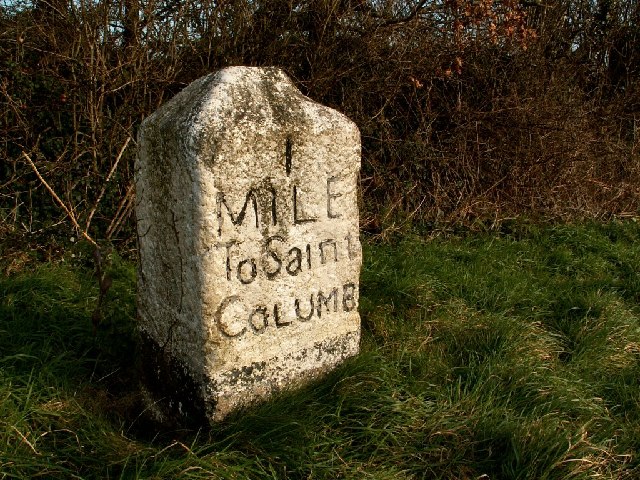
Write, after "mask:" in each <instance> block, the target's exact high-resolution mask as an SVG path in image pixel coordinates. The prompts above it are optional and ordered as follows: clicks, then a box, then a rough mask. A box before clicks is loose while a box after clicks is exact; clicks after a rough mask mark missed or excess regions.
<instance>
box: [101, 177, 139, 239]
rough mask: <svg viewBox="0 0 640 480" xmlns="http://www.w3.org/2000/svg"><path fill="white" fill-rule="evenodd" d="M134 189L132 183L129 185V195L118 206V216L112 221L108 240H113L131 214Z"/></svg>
mask: <svg viewBox="0 0 640 480" xmlns="http://www.w3.org/2000/svg"><path fill="white" fill-rule="evenodd" d="M133 188H134V184H133V183H131V185H129V188H127V193H126V194H125V195H124V197H123V198H122V201H121V202H120V205H118V209H117V211H116V214H115V216H114V217H113V219H112V220H111V223H110V224H109V228H107V239H108V240H111V237H112V236H113V235H114V234H115V233H116V232H117V231H118V230H119V228H120V224H121V223H122V221H123V220H124V219H125V218H126V217H127V215H129V213H130V212H131V205H132V203H133Z"/></svg>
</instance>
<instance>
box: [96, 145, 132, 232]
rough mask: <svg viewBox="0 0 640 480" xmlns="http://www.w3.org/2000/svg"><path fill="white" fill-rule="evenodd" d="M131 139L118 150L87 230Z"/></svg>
mask: <svg viewBox="0 0 640 480" xmlns="http://www.w3.org/2000/svg"><path fill="white" fill-rule="evenodd" d="M130 141H131V137H127V139H126V140H125V142H124V145H122V147H121V148H120V152H118V156H117V157H116V161H115V162H114V163H113V166H112V167H111V170H110V171H109V174H108V175H107V178H106V180H105V181H104V185H102V190H100V195H98V198H97V200H96V203H95V204H94V205H93V208H92V209H91V212H89V217H88V218H87V226H86V228H85V230H86V231H89V226H90V225H91V220H92V219H93V215H94V214H95V213H96V210H97V209H98V204H99V203H100V200H102V197H103V196H104V193H105V192H106V191H107V185H108V184H109V180H111V176H112V175H113V174H114V172H115V171H116V168H118V163H119V162H120V159H121V158H122V155H123V154H124V151H125V150H126V149H127V146H128V145H129V142H130Z"/></svg>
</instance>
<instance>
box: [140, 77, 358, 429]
mask: <svg viewBox="0 0 640 480" xmlns="http://www.w3.org/2000/svg"><path fill="white" fill-rule="evenodd" d="M359 168H360V134H359V132H358V129H357V127H356V126H355V124H354V123H353V122H351V121H350V120H349V119H347V118H346V117H345V116H343V115H342V114H340V113H338V112H337V111H335V110H332V109H330V108H327V107H324V106H322V105H319V104H317V103H315V102H313V101H311V100H309V99H308V98H307V97H305V96H304V95H302V94H301V93H300V92H299V91H298V90H297V89H296V88H295V86H294V85H293V83H292V82H291V80H289V78H288V77H287V76H286V75H285V74H284V73H283V72H282V71H280V70H279V69H276V68H255V67H253V68H250V67H231V68H226V69H223V70H220V71H218V72H216V73H213V74H210V75H208V76H205V77H203V78H200V79H199V80H196V81H195V82H193V83H192V84H191V85H189V86H188V87H187V88H185V89H184V90H183V91H182V92H181V93H179V94H178V95H176V96H175V97H174V98H173V99H172V100H171V101H169V102H168V103H167V104H165V105H164V106H162V107H161V108H160V109H158V110H157V111H156V112H155V113H154V114H153V115H151V116H150V117H148V118H147V119H146V120H145V121H144V122H143V124H142V126H141V127H140V132H139V154H138V160H137V164H136V172H135V181H136V192H137V204H136V216H137V225H138V227H137V228H138V235H139V242H140V245H139V246H140V250H139V251H140V266H139V280H138V282H139V284H138V288H139V292H138V297H139V300H138V302H139V305H138V309H139V330H140V336H141V342H140V343H141V352H140V355H139V360H140V369H141V375H142V383H143V391H144V395H145V397H146V400H147V403H148V405H149V407H150V408H151V410H152V411H153V412H154V413H155V415H156V416H157V418H158V419H159V420H160V421H164V422H168V423H194V422H200V421H217V420H220V419H222V418H224V417H225V416H226V415H227V414H228V413H230V412H232V411H233V410H235V409H237V408H239V407H242V406H246V405H248V404H251V403H254V402H255V401H257V400H260V399H263V398H267V397H268V396H269V395H271V394H273V393H275V392H278V391H281V390H283V389H286V388H289V387H293V386H296V385H299V384H301V383H304V382H305V381H308V380H309V379H312V378H316V377H317V376H319V375H321V374H322V373H323V372H326V371H328V370H330V369H332V368H333V367H335V366H336V365H338V364H339V363H340V362H342V361H343V360H344V359H346V358H347V357H350V356H352V355H355V354H356V353H357V352H358V346H359V339H360V316H359V314H358V281H359V274H360V266H361V263H362V252H361V245H360V241H359V230H358V207H357V183H358V172H359Z"/></svg>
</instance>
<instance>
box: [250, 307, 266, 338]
mask: <svg viewBox="0 0 640 480" xmlns="http://www.w3.org/2000/svg"><path fill="white" fill-rule="evenodd" d="M256 317H259V320H258V321H257V323H256V320H255V319H256ZM249 325H251V328H252V329H253V331H254V332H256V333H263V332H264V331H265V330H266V329H267V325H269V314H268V313H267V307H263V306H259V307H256V308H255V309H254V310H253V312H251V315H249Z"/></svg>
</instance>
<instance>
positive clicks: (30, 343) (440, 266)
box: [0, 222, 640, 479]
mask: <svg viewBox="0 0 640 480" xmlns="http://www.w3.org/2000/svg"><path fill="white" fill-rule="evenodd" d="M639 244H640V226H639V225H637V224H636V223H633V222H625V223H616V222H614V223H609V224H604V225H601V224H588V225H579V226H552V227H538V226H530V225H526V224H515V225H513V226H511V227H509V228H506V227H505V229H504V231H503V232H502V233H501V234H498V235H496V234H493V235H485V234H481V235H477V234H474V235H460V236H449V237H446V238H433V239H431V240H425V239H422V238H419V237H417V236H415V237H410V238H405V239H403V240H399V241H397V242H395V243H385V244H375V243H373V242H366V244H365V265H364V270H363V275H362V283H361V289H362V294H361V307H360V310H361V314H362V319H363V340H362V353H361V354H360V355H359V356H358V357H357V358H355V359H352V360H350V361H348V362H347V363H346V364H345V365H343V366H342V367H341V368H339V369H338V370H337V371H335V372H333V373H332V374H330V375H329V376H328V377H326V378H324V379H323V380H321V381H318V382H316V383H314V384H312V385H309V386H307V387H306V388H304V389H302V390H299V391H296V392H292V393H288V394H285V395H282V396H280V397H278V398H276V399H274V400H273V401H271V402H269V403H267V404H264V405H261V406H259V407H257V408H254V409H250V410H247V411H244V412H240V413H238V414H237V415H235V416H234V417H233V418H230V419H229V420H227V421H226V422H224V423H223V424H221V425H218V426H216V427H214V428H212V429H206V428H203V429H201V430H200V431H186V430H185V431H175V430H171V431H169V430H163V429H161V428H159V427H158V426H156V425H152V424H150V423H148V422H147V421H146V420H145V415H144V413H143V411H142V410H143V409H142V407H141V405H140V402H139V401H138V397H137V393H136V388H135V387H136V384H135V378H134V374H133V369H132V364H133V351H134V339H133V324H134V319H135V270H134V267H133V265H131V264H130V263H128V262H125V261H122V260H120V259H119V258H117V257H114V258H113V259H112V266H111V271H110V274H111V276H112V277H113V279H114V281H113V287H112V289H111V290H110V291H109V294H108V298H107V301H106V304H105V309H106V310H105V312H104V313H105V315H104V320H103V322H102V324H101V325H100V326H99V328H98V330H97V332H96V335H95V336H94V335H93V334H92V326H91V320H90V318H91V311H92V310H93V308H94V306H95V302H96V300H97V296H98V291H97V287H95V286H94V285H96V282H95V279H93V278H92V274H91V271H90V270H89V269H88V268H87V267H84V266H82V265H81V264H78V262H77V260H75V259H71V258H70V257H69V258H68V259H67V262H66V263H64V262H63V263H59V264H47V265H42V266H40V267H38V268H35V269H28V270H27V269H25V270H24V271H22V272H21V273H16V274H13V275H12V276H9V277H5V278H2V279H1V280H0V331H1V332H0V477H7V478H33V477H37V476H42V477H46V478H229V479H232V478H278V479H302V478H309V479H320V478H327V479H333V478H375V479H391V478H393V479H396V478H460V479H467V478H468V479H480V478H482V479H489V478H491V479H494V478H505V479H511V478H513V479H516V478H517V479H528V478H530V479H540V478H553V479H556V478H562V479H565V478H566V479H569V478H630V479H631V478H638V477H640V460H639V458H638V450H639V446H638V445H640V442H639V439H640V383H639V382H640V381H639V379H640V305H639V300H640V273H639V272H640V248H639V247H638V245H639ZM70 260H74V261H75V264H73V265H72V264H70Z"/></svg>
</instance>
